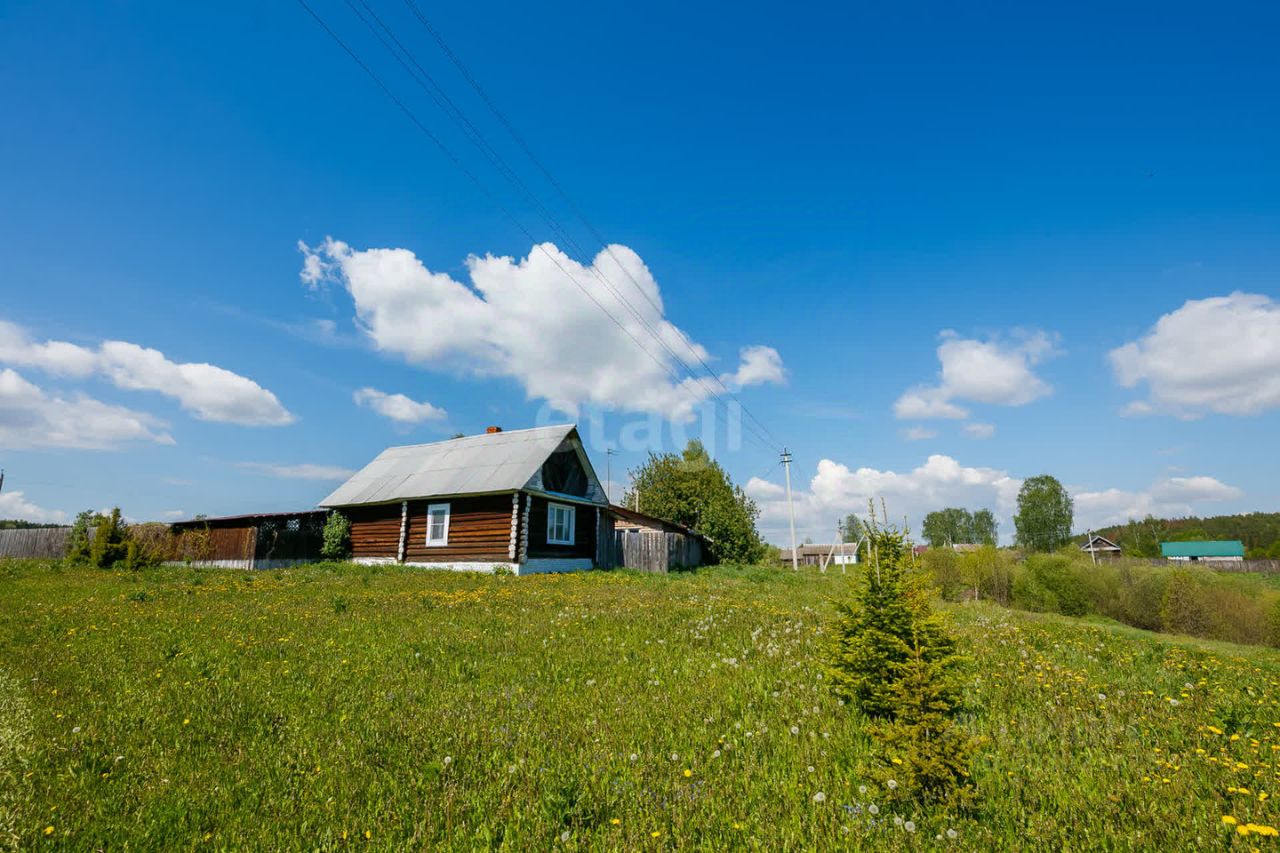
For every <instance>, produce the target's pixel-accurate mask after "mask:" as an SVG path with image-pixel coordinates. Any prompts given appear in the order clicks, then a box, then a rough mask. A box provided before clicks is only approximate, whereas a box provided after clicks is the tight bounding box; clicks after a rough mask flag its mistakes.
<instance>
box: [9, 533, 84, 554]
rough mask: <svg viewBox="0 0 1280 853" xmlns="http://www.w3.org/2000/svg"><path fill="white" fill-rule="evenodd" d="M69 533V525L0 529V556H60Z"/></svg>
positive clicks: (65, 545) (64, 548) (64, 550)
mask: <svg viewBox="0 0 1280 853" xmlns="http://www.w3.org/2000/svg"><path fill="white" fill-rule="evenodd" d="M70 533H71V528H70V527H31V528H26V529H21V530H0V557H54V558H56V557H61V556H62V555H63V554H64V553H66V550H67V536H68V534H70Z"/></svg>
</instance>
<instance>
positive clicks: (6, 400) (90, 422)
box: [0, 367, 173, 450]
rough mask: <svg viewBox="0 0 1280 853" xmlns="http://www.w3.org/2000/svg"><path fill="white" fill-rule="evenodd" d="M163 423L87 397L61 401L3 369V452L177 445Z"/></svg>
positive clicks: (0, 434) (0, 378)
mask: <svg viewBox="0 0 1280 853" xmlns="http://www.w3.org/2000/svg"><path fill="white" fill-rule="evenodd" d="M164 428H165V425H164V423H163V422H162V421H160V420H159V419H157V418H155V417H153V416H151V415H149V414H147V413H145V412H137V411H134V410H132V409H126V408H124V407H123V406H112V405H109V404H107V403H103V402H101V401H100V400H94V399H92V398H90V397H86V396H84V395H76V396H74V397H70V398H67V397H60V396H57V395H56V394H49V393H47V392H45V391H44V389H42V388H40V387H38V386H36V385H34V384H32V383H31V382H28V381H27V380H26V379H24V378H23V377H22V376H21V375H20V374H19V373H18V372H17V371H16V370H12V369H11V368H8V367H5V368H0V448H4V449H6V450H19V449H22V448H28V447H65V448H76V449H81V450H107V449H110V448H113V447H116V446H118V445H120V444H123V443H125V442H129V441H154V442H158V443H160V444H173V438H172V437H171V436H170V435H169V434H168V433H167V432H165V429H164Z"/></svg>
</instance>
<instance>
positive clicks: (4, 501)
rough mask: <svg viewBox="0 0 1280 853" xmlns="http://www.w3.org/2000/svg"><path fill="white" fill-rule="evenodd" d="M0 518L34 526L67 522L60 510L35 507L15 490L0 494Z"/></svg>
mask: <svg viewBox="0 0 1280 853" xmlns="http://www.w3.org/2000/svg"><path fill="white" fill-rule="evenodd" d="M0 518H3V519H6V520H14V521H32V522H35V523H36V524H62V523H64V522H66V521H67V514H66V513H65V512H63V511H62V510H60V509H45V508H44V507H40V506H36V505H35V504H33V503H32V502H31V501H29V500H27V499H26V497H25V495H24V494H23V493H22V492H21V491H16V490H15V491H7V492H4V493H0Z"/></svg>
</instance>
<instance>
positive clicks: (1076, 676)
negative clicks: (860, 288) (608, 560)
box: [0, 563, 1280, 850]
mask: <svg viewBox="0 0 1280 853" xmlns="http://www.w3.org/2000/svg"><path fill="white" fill-rule="evenodd" d="M848 582H849V581H848V579H847V578H845V577H842V576H841V575H839V574H827V575H825V576H824V575H818V574H814V573H801V574H800V575H798V576H797V575H793V574H792V573H790V572H787V571H776V572H775V571H766V570H760V569H751V570H733V569H715V570H706V571H702V572H699V573H696V574H688V575H671V576H665V577H644V576H637V575H632V574H627V573H595V572H593V573H589V574H579V575H562V576H554V575H546V576H534V577H524V578H517V577H480V576H475V575H461V574H449V573H442V572H436V573H432V572H422V571H413V570H403V569H395V568H383V569H379V568H357V567H350V566H343V567H332V566H318V567H308V568H301V569H293V570H284V571H276V572H265V573H257V574H250V573H247V572H233V571H204V570H190V569H164V570H156V571H151V572H144V573H140V574H119V573H117V574H112V573H103V572H96V571H89V570H80V569H69V568H67V569H64V568H61V567H59V566H57V565H53V564H39V563H10V564H0V590H3V594H2V595H0V846H4V844H5V843H9V844H11V845H15V846H20V847H23V848H33V847H43V846H62V847H66V848H74V849H96V848H112V849H116V848H124V847H130V848H141V849H159V848H164V849H177V848H183V849H243V848H275V849H294V848H302V847H305V848H313V849H314V848H321V849H334V848H345V847H361V848H371V849H400V848H406V847H408V848H435V847H445V848H457V849H475V848H488V847H505V848H507V849H520V850H523V849H559V848H564V849H588V848H590V849H615V848H627V849H641V850H643V849H667V848H677V847H678V848H703V849H726V848H753V849H759V850H783V849H803V850H809V849H834V848H841V847H863V848H876V849H917V848H922V849H936V848H951V849H957V850H988V849H1013V848H1022V849H1027V848H1042V849H1062V848H1067V849H1088V848H1099V847H1104V848H1113V849H1129V848H1146V849H1153V850H1185V849H1199V848H1204V849H1229V848H1237V849H1241V850H1248V849H1253V848H1261V849H1272V848H1275V849H1280V839H1276V838H1273V837H1270V836H1269V835H1268V834H1266V833H1267V830H1268V829H1269V827H1270V826H1274V825H1276V824H1280V816H1277V815H1276V814H1275V808H1274V807H1273V803H1272V800H1271V799H1270V795H1271V794H1273V793H1275V792H1276V790H1277V787H1278V782H1280V779H1278V773H1277V768H1278V767H1280V764H1278V763H1277V752H1278V751H1280V707H1278V705H1280V653H1277V652H1275V651H1274V650H1268V649H1262V648H1250V647H1237V646H1228V645H1223V644H1212V643H1205V642H1196V641H1190V640H1185V641H1182V640H1177V639H1172V638H1166V637H1160V636H1158V635H1151V634H1144V633H1142V632H1139V631H1135V630H1132V629H1127V628H1118V627H1115V626H1111V625H1104V624H1100V623H1089V622H1080V621H1073V620H1070V619H1066V618H1063V617H1056V616H1032V615H1027V614H1020V613H1016V612H1012V611H1006V610H1001V609H997V608H993V607H988V606H984V605H968V606H963V607H956V608H953V609H952V610H951V614H952V622H953V625H954V627H955V630H956V631H957V633H958V634H959V635H960V636H961V637H962V639H963V640H964V643H965V645H966V648H967V650H968V652H969V654H970V655H971V656H972V658H973V667H972V672H971V681H972V687H971V704H972V707H973V714H972V717H971V718H970V719H969V721H968V724H969V725H970V727H971V728H972V729H973V730H974V731H975V732H976V733H978V734H981V735H984V736H986V737H987V738H988V739H989V744H988V746H987V747H986V749H985V750H984V751H983V753H982V754H981V757H980V759H979V760H978V762H977V763H976V765H975V767H974V778H975V783H976V785H977V789H978V793H979V799H978V805H977V807H976V808H975V809H974V810H973V811H971V812H970V813H967V814H948V813H945V812H942V811H938V810H928V809H918V808H914V807H911V806H909V805H906V804H902V803H897V802H895V801H894V800H893V799H891V797H890V795H889V792H887V791H882V790H878V789H876V788H875V787H874V786H872V787H868V788H866V789H865V790H864V789H863V787H862V786H864V785H867V784H868V783H867V782H866V781H865V779H866V777H867V770H868V768H869V767H870V766H871V764H872V762H873V761H875V760H876V758H875V756H874V754H873V752H872V747H871V745H870V744H869V743H868V742H867V740H866V739H865V737H864V736H863V734H862V721H861V720H860V719H859V718H858V716H857V715H856V713H854V712H853V711H852V709H851V708H849V707H845V706H842V705H841V704H840V703H839V702H838V701H837V700H836V699H835V698H834V697H833V696H832V695H831V694H830V692H829V691H828V689H827V680H826V679H825V678H824V675H823V669H822V660H821V652H822V647H823V643H824V639H825V634H824V630H825V629H826V627H827V626H828V624H829V620H830V619H831V616H832V612H833V604H832V602H833V601H834V600H835V599H837V598H839V597H842V596H844V595H845V594H846V593H847V584H848ZM819 794H821V796H819ZM1224 817H1229V818H1231V819H1233V820H1234V821H1236V825H1234V826H1233V825H1231V824H1230V823H1229V822H1227V821H1225V820H1224ZM895 818H899V819H900V820H901V822H899V821H895ZM908 821H909V822H910V826H908V825H907V822H908ZM1250 823H1252V824H1254V825H1255V829H1254V830H1253V831H1251V832H1249V834H1248V835H1244V834H1242V833H1241V831H1240V830H1241V828H1243V827H1245V826H1246V825H1248V824H1250Z"/></svg>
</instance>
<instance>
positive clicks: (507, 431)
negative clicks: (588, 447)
mask: <svg viewBox="0 0 1280 853" xmlns="http://www.w3.org/2000/svg"><path fill="white" fill-rule="evenodd" d="M565 427H568V428H570V429H577V428H578V425H577V424H576V423H564V424H548V425H546V426H536V427H522V428H520V429H504V430H500V431H498V432H478V433H476V434H475V435H460V436H458V437H457V438H442V439H440V440H439V441H423V442H419V443H418V444H393V445H391V446H390V447H384V448H383V449H382V452H383V453H386V452H387V451H388V450H403V449H405V448H407V447H431V446H432V445H436V444H453V443H455V442H459V441H472V440H474V439H488V440H492V439H493V437H494V436H505V435H515V434H517V433H522V432H538V431H540V430H547V431H550V430H554V429H564V428H565ZM379 455H381V454H379Z"/></svg>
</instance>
